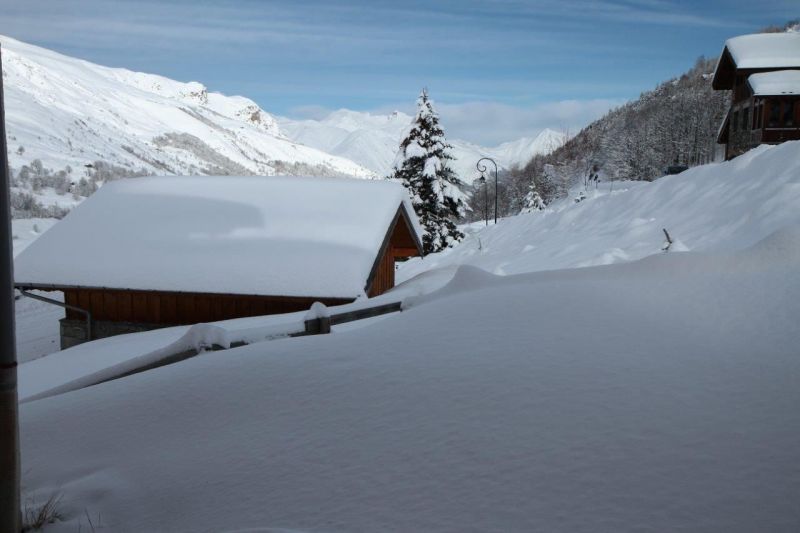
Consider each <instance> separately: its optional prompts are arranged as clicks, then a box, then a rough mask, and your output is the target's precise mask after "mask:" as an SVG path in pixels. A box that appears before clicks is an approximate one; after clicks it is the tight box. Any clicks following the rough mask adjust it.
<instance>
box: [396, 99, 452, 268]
mask: <svg viewBox="0 0 800 533" xmlns="http://www.w3.org/2000/svg"><path fill="white" fill-rule="evenodd" d="M451 148H452V147H451V146H450V145H449V144H448V143H447V140H446V139H445V136H444V131H443V130H442V128H441V126H440V125H439V116H438V115H437V114H436V111H434V109H433V104H432V103H431V101H430V99H429V98H428V91H427V90H426V89H423V90H422V93H421V94H420V96H419V99H417V115H416V117H414V120H413V122H412V123H411V126H410V128H409V130H408V133H407V134H406V135H405V137H404V138H403V140H402V142H401V143H400V150H399V151H398V153H397V158H396V159H395V163H394V172H393V173H392V175H391V176H390V179H396V180H398V181H400V182H401V183H402V184H403V185H404V186H405V187H406V188H407V189H408V190H409V192H410V193H411V200H412V204H413V205H414V210H415V211H416V213H417V216H418V217H419V221H420V223H421V224H422V228H423V230H424V235H423V238H422V244H423V248H424V251H425V253H430V252H438V251H439V250H442V249H444V248H447V247H448V246H450V245H451V244H452V243H454V242H456V241H458V240H460V239H461V238H462V237H463V236H464V234H463V233H461V232H460V231H459V230H458V228H456V225H455V223H454V222H453V221H454V220H455V219H457V218H459V217H461V216H463V214H464V203H463V201H462V200H461V199H460V198H459V197H458V195H457V192H458V186H459V185H460V181H459V179H458V177H457V176H456V174H455V172H453V170H452V169H451V168H450V166H449V165H448V161H450V160H452V159H453V157H452V156H451V155H450V153H449V150H450V149H451Z"/></svg>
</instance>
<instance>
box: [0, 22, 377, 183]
mask: <svg viewBox="0 0 800 533" xmlns="http://www.w3.org/2000/svg"><path fill="white" fill-rule="evenodd" d="M0 41H2V45H3V79H4V82H5V93H6V94H5V97H6V117H7V134H8V141H9V150H10V152H11V154H10V164H11V166H12V168H20V167H22V166H23V165H26V164H29V163H30V162H31V161H33V160H35V159H39V160H41V161H42V162H43V164H44V165H45V166H46V167H49V168H53V169H62V168H66V167H67V166H70V167H72V168H81V167H83V166H84V165H85V164H88V163H93V162H94V161H102V162H105V163H108V164H109V165H115V166H119V167H122V168H125V169H130V170H131V171H133V170H138V171H142V172H144V173H158V174H265V175H272V174H276V173H283V174H287V173H288V174H314V175H350V176H357V177H370V176H372V173H371V172H370V171H369V170H367V169H365V168H363V167H362V166H360V165H357V164H355V163H353V162H352V161H349V160H347V159H344V158H341V157H336V156H332V155H330V154H327V153H324V152H322V151H320V150H317V149H314V148H311V147H307V146H303V145H300V144H297V143H295V142H292V141H290V140H289V139H287V138H286V137H285V136H284V135H283V134H282V133H281V131H280V129H279V127H278V125H277V122H276V121H275V119H274V118H273V117H272V116H271V115H270V114H268V113H266V112H265V111H264V110H263V109H261V108H260V107H259V106H258V105H257V104H256V103H255V102H253V101H252V100H249V99H247V98H244V97H241V96H224V95H222V94H219V93H212V92H209V91H208V90H207V89H206V87H204V86H203V85H202V84H200V83H197V82H189V83H183V82H178V81H174V80H170V79H168V78H164V77H162V76H157V75H153V74H144V73H140V72H132V71H129V70H125V69H118V68H108V67H102V66H99V65H94V64H92V63H89V62H86V61H82V60H79V59H74V58H70V57H67V56H64V55H61V54H58V53H55V52H52V51H49V50H46V49H44V48H39V47H36V46H32V45H28V44H25V43H22V42H19V41H16V40H14V39H11V38H8V37H0Z"/></svg>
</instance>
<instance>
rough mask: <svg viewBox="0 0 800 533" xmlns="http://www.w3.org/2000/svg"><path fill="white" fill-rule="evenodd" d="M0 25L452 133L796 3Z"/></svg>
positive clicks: (216, 15)
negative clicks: (399, 113) (429, 112)
mask: <svg viewBox="0 0 800 533" xmlns="http://www.w3.org/2000/svg"><path fill="white" fill-rule="evenodd" d="M0 13H2V17H0V33H2V34H5V35H9V36H11V37H15V38H18V39H20V40H23V41H27V42H30V43H33V44H38V45H41V46H45V47H47V48H52V49H55V50H57V51H60V52H62V53H65V54H68V55H73V56H77V57H81V58H84V59H87V60H89V61H92V62H96V63H100V64H103V65H109V66H120V67H126V68H129V69H132V70H140V71H144V72H154V73H158V74H161V75H164V76H168V77H170V78H175V79H179V80H184V81H190V80H197V81H200V82H202V83H204V84H205V85H207V86H208V87H209V88H210V89H211V90H215V91H220V92H223V93H226V94H242V95H245V96H248V97H250V98H252V99H253V100H255V101H256V102H258V103H259V104H260V105H261V106H262V107H263V108H264V109H266V110H267V111H269V112H271V113H274V114H279V115H285V116H292V117H314V118H316V117H319V116H322V115H324V114H325V113H326V112H327V111H328V110H332V109H338V108H342V107H346V108H350V109H357V110H368V111H384V110H391V109H401V110H404V111H408V112H410V111H412V109H413V102H414V100H415V98H416V95H417V94H418V93H419V90H420V88H421V87H423V86H427V87H428V88H429V90H430V92H431V96H432V97H433V99H434V101H435V102H436V103H437V106H438V108H439V111H440V113H441V114H442V117H443V121H444V125H445V127H446V131H447V133H448V134H449V136H451V137H459V138H464V139H467V140H470V141H474V142H480V143H484V144H494V143H498V142H501V141H506V140H511V139H514V138H517V137H520V136H522V135H533V134H535V133H536V132H537V131H539V130H540V129H542V128H543V127H551V128H556V129H566V130H572V131H574V130H576V129H577V128H579V127H581V126H583V125H585V124H586V123H587V122H588V121H590V120H592V119H594V118H596V117H598V116H600V115H602V113H604V112H605V111H606V110H607V109H608V108H609V107H612V106H614V105H617V104H619V103H621V102H623V101H625V100H628V99H631V98H635V97H636V96H637V95H638V94H639V93H641V92H642V91H644V90H647V89H650V88H652V87H654V86H655V85H656V84H657V83H659V82H660V81H663V80H665V79H667V78H669V77H672V76H675V75H677V74H680V73H681V72H683V71H684V70H686V69H687V68H689V67H690V66H691V65H692V64H693V63H694V60H695V59H696V58H697V57H698V56H700V55H706V56H713V55H716V54H718V53H719V51H720V50H721V48H722V44H723V42H724V40H725V39H726V38H728V37H731V36H734V35H738V34H742V33H749V32H752V31H755V30H757V29H758V28H760V27H763V26H765V25H769V24H783V23H785V22H786V21H787V20H789V19H792V18H796V17H798V16H800V5H798V2H797V0H791V1H787V0H777V1H767V0H760V1H752V0H751V1H740V0H733V1H727V2H722V1H707V2H703V1H683V0H619V1H617V0H600V1H589V0H560V1H559V0H542V1H519V0H488V1H471V0H461V1H458V0H442V1H435V0H428V1H419V0H405V1H403V2H383V1H380V0H372V1H369V0H364V1H362V0H352V1H348V2H332V1H323V0H312V1H302V0H296V1H291V0H288V1H269V0H233V1H222V0H217V1H208V0H191V1H189V0H158V1H152V0H135V1H133V0H119V1H110V0H24V1H23V0H0Z"/></svg>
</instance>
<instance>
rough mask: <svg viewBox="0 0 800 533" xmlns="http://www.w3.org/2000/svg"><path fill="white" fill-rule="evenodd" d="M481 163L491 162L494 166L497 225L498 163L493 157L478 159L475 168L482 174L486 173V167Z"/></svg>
mask: <svg viewBox="0 0 800 533" xmlns="http://www.w3.org/2000/svg"><path fill="white" fill-rule="evenodd" d="M481 161H491V162H492V164H493V165H494V223H495V224H497V163H496V162H495V160H494V159H492V158H491V157H482V158H480V159H478V163H477V164H476V165H475V166H476V167H477V168H478V172H480V173H481V174H483V173H484V172H486V165H481ZM487 225H488V221H487Z"/></svg>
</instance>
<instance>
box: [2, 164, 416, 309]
mask: <svg viewBox="0 0 800 533" xmlns="http://www.w3.org/2000/svg"><path fill="white" fill-rule="evenodd" d="M401 206H402V207H404V211H405V213H406V215H407V217H408V220H409V223H410V224H411V226H412V228H411V229H412V232H416V236H417V237H419V235H420V234H421V230H420V227H419V222H418V221H417V218H416V216H415V215H414V209H413V207H412V206H411V203H410V200H409V197H408V194H407V192H406V189H405V188H404V187H402V186H401V185H399V184H397V183H392V182H388V181H377V180H359V179H341V178H298V177H285V176H276V177H230V176H225V177H205V176H203V177H201V176H194V177H154V178H134V179H127V180H119V181H114V182H111V183H109V184H107V185H105V186H103V187H102V188H101V189H100V190H99V191H97V192H96V193H95V194H94V195H93V196H91V197H90V198H89V199H87V200H86V201H85V202H84V203H82V204H81V205H79V206H78V207H77V208H75V209H74V210H73V211H72V212H71V213H70V214H69V215H67V217H65V218H64V220H62V221H61V222H59V223H58V224H56V225H55V226H53V227H52V228H51V229H49V230H48V231H47V232H46V233H45V234H44V235H42V236H41V237H40V238H39V239H37V240H36V241H35V242H34V243H33V244H31V245H30V246H29V247H28V248H26V249H25V250H24V251H23V252H22V253H21V254H20V255H18V256H17V258H16V261H15V279H16V282H17V284H28V285H52V286H80V287H108V288H125V289H141V290H161V291H186V292H206V293H228V294H259V295H275V296H313V297H329V298H335V297H341V298H354V297H357V296H358V295H360V294H362V293H363V292H364V288H365V284H366V281H367V279H368V277H369V274H370V272H371V269H372V267H373V263H374V262H375V260H376V258H377V256H378V252H379V250H380V248H381V245H382V244H383V241H384V238H385V237H386V235H387V231H388V230H389V227H390V225H391V223H392V222H393V220H394V217H395V215H396V214H397V213H398V209H399V208H401Z"/></svg>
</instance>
